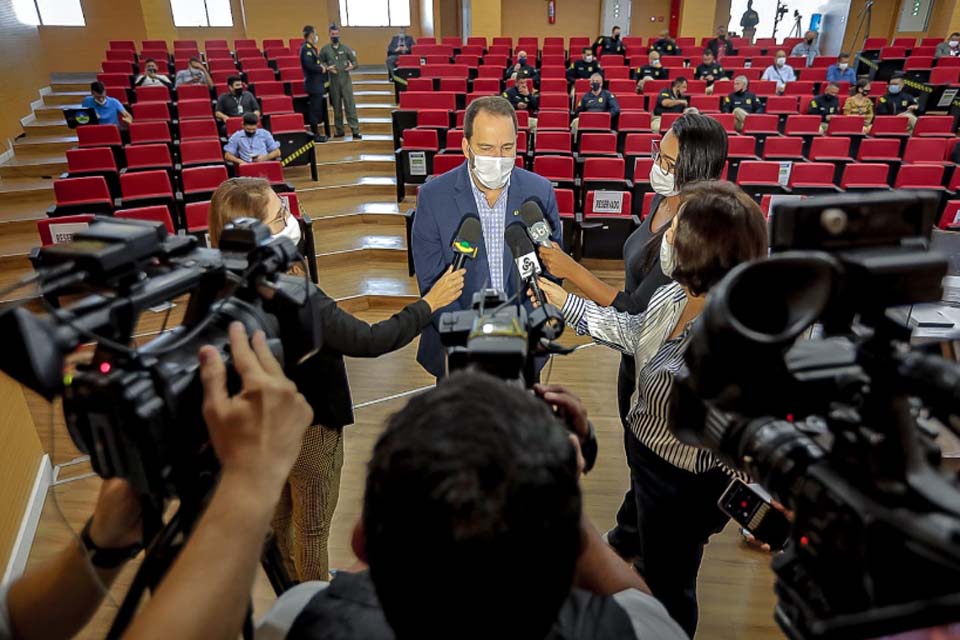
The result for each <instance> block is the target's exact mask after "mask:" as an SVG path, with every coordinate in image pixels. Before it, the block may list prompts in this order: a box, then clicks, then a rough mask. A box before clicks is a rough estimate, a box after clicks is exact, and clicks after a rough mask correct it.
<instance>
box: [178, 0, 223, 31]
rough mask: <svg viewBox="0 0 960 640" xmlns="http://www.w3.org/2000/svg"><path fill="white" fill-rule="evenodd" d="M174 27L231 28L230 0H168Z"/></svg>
mask: <svg viewBox="0 0 960 640" xmlns="http://www.w3.org/2000/svg"><path fill="white" fill-rule="evenodd" d="M170 8H171V9H173V26H175V27H232V26H233V12H231V11H230V0H170Z"/></svg>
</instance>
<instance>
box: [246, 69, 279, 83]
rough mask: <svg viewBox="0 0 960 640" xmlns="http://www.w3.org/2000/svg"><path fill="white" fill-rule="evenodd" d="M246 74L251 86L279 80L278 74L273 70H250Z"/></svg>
mask: <svg viewBox="0 0 960 640" xmlns="http://www.w3.org/2000/svg"><path fill="white" fill-rule="evenodd" d="M244 74H245V75H246V76H247V82H248V83H249V84H257V83H262V82H274V81H276V79H277V74H276V73H275V72H274V70H273V69H250V70H247V71H245V72H244Z"/></svg>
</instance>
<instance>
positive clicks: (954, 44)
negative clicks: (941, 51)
mask: <svg viewBox="0 0 960 640" xmlns="http://www.w3.org/2000/svg"><path fill="white" fill-rule="evenodd" d="M950 46H951V47H958V46H960V40H951V41H950Z"/></svg>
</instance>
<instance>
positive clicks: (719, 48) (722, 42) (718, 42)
mask: <svg viewBox="0 0 960 640" xmlns="http://www.w3.org/2000/svg"><path fill="white" fill-rule="evenodd" d="M707 49H710V51H713V57H714V58H720V57H721V56H732V55H734V54H735V53H736V52H735V51H734V50H733V43H732V42H730V39H729V38H728V37H727V27H726V26H725V25H720V26H719V27H717V37H716V38H713V39H711V40H708V41H707Z"/></svg>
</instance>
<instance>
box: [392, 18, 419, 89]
mask: <svg viewBox="0 0 960 640" xmlns="http://www.w3.org/2000/svg"><path fill="white" fill-rule="evenodd" d="M415 44H416V42H415V41H414V39H413V37H412V36H408V35H407V28H406V27H400V32H399V33H398V34H397V35H395V36H393V37H392V38H390V44H389V45H387V75H388V76H389V77H390V79H391V80H393V70H394V69H396V68H397V60H398V59H399V58H400V56H402V55H405V54H408V53H410V51H411V50H412V49H413V45H415Z"/></svg>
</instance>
